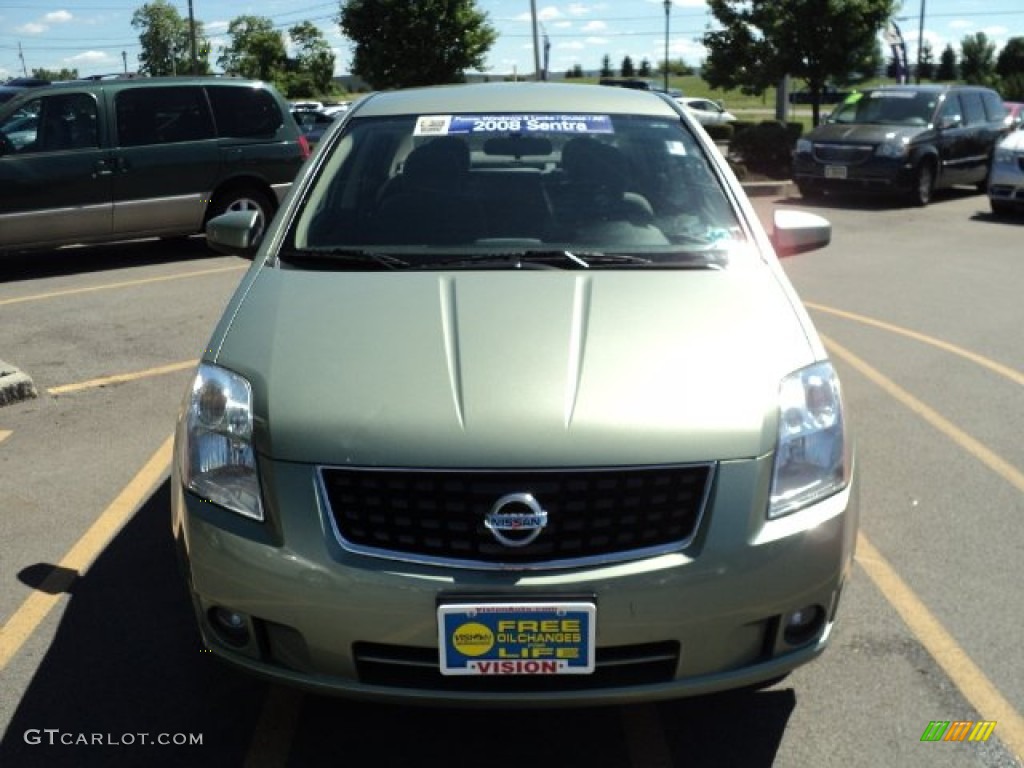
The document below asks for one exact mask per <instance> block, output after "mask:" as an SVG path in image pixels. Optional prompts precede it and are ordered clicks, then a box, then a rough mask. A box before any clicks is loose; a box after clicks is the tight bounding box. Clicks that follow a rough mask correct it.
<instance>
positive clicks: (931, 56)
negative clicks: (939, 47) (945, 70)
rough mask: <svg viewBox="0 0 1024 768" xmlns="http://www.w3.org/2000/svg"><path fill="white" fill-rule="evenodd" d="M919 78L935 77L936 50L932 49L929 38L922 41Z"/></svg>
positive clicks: (918, 66)
mask: <svg viewBox="0 0 1024 768" xmlns="http://www.w3.org/2000/svg"><path fill="white" fill-rule="evenodd" d="M917 79H918V81H921V80H934V79H935V52H934V51H932V46H931V43H929V42H928V41H927V40H925V41H924V42H923V43H921V61H920V63H919V64H918V65H917Z"/></svg>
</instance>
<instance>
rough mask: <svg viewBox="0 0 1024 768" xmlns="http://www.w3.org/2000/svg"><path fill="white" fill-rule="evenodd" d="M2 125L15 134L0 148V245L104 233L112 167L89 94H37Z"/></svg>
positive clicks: (87, 237)
mask: <svg viewBox="0 0 1024 768" xmlns="http://www.w3.org/2000/svg"><path fill="white" fill-rule="evenodd" d="M33 117H34V118H35V119H34V121H33V120H32V118H33ZM25 118H28V119H27V120H26V119H25ZM5 127H7V128H9V129H10V132H11V134H12V136H15V135H16V139H14V140H12V141H8V142H6V143H4V144H3V147H5V148H7V151H4V148H0V247H3V248H19V247H26V248H27V247H40V246H42V247H45V246H48V245H61V244H67V243H76V242H86V241H89V240H98V239H103V238H105V237H108V236H109V235H110V232H111V204H112V198H111V190H112V170H113V169H112V166H111V158H110V153H109V150H108V149H107V148H105V147H103V146H101V137H102V136H103V133H104V127H105V126H104V118H103V113H102V111H101V110H100V109H99V105H98V103H97V99H96V96H95V95H94V93H92V92H90V91H88V90H81V91H76V90H63V91H61V92H59V93H47V94H40V95H39V96H37V97H36V98H33V99H30V100H28V101H25V102H21V104H20V106H19V107H18V108H17V110H16V111H14V112H12V113H10V114H8V115H6V116H5V118H3V119H2V120H0V132H4V133H5V134H6V133H7V131H5V130H4V129H5Z"/></svg>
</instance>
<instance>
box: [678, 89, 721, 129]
mask: <svg viewBox="0 0 1024 768" xmlns="http://www.w3.org/2000/svg"><path fill="white" fill-rule="evenodd" d="M676 101H678V102H679V103H680V104H682V105H683V106H684V107H686V108H687V109H688V110H690V112H692V113H693V116H694V117H696V118H697V122H699V123H700V124H701V125H722V124H724V123H733V122H735V121H736V115H734V114H732V113H731V112H728V111H727V110H726V109H725V107H723V106H722V105H721V104H719V103H718V102H717V101H712V100H711V99H701V98H697V97H692V96H680V97H676Z"/></svg>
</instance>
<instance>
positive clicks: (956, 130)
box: [935, 91, 971, 187]
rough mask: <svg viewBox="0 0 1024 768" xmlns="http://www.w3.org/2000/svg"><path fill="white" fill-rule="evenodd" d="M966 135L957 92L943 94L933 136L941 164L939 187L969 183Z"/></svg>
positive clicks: (969, 131) (969, 145) (966, 127)
mask: <svg viewBox="0 0 1024 768" xmlns="http://www.w3.org/2000/svg"><path fill="white" fill-rule="evenodd" d="M970 134H971V129H970V127H969V126H968V125H967V116H966V114H965V112H964V106H963V104H962V102H961V101H960V94H959V93H957V92H955V91H953V92H950V93H947V94H946V98H945V99H944V100H943V102H942V105H941V106H940V107H939V112H938V125H937V130H936V139H935V143H936V149H937V150H938V153H939V161H940V163H941V166H942V168H941V171H940V175H939V181H940V183H941V185H942V186H944V187H949V186H953V185H954V184H967V183H970V174H969V171H968V162H967V158H968V157H969V156H970V153H971V142H970Z"/></svg>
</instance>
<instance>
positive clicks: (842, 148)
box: [814, 144, 875, 165]
mask: <svg viewBox="0 0 1024 768" xmlns="http://www.w3.org/2000/svg"><path fill="white" fill-rule="evenodd" d="M874 151H875V148H874V147H872V146H870V145H868V144H815V145H814V159H815V160H817V161H818V162H819V163H841V164H843V165H858V164H860V163H865V162H867V161H868V160H869V159H870V157H871V155H872V154H873V153H874Z"/></svg>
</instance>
